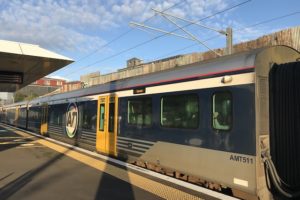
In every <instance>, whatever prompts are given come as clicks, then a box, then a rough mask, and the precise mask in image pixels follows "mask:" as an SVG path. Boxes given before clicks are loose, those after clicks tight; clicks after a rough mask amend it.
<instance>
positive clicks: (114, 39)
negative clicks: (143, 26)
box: [54, 0, 186, 74]
mask: <svg viewBox="0 0 300 200" xmlns="http://www.w3.org/2000/svg"><path fill="white" fill-rule="evenodd" d="M184 2H186V0H183V1H180V2H178V3H175V4H173V5H172V6H170V7H168V8H166V9H164V11H167V10H170V9H172V8H174V7H176V6H178V5H180V4H182V3H184ZM155 16H156V14H154V15H152V16H151V17H149V18H147V19H146V20H144V21H143V23H145V22H148V21H149V20H151V19H152V18H154V17H155ZM133 30H134V29H133V28H131V27H130V29H129V30H127V31H125V32H123V33H121V34H120V35H118V36H117V37H115V38H113V39H112V40H110V41H109V42H107V43H105V44H104V45H102V46H100V48H98V49H96V50H94V51H92V52H90V53H88V54H87V55H85V56H83V57H81V58H79V59H78V60H77V61H76V62H74V63H71V64H70V65H68V66H71V65H73V64H78V63H79V62H81V61H83V60H85V59H87V58H89V57H91V56H92V55H95V54H96V53H97V52H99V51H100V50H102V49H104V48H106V47H108V46H109V45H110V44H112V43H114V42H116V41H118V40H119V39H121V38H123V37H125V36H126V35H128V34H129V33H130V32H132V31H133ZM64 69H66V70H68V68H64ZM64 69H62V70H64ZM54 74H55V73H54Z"/></svg>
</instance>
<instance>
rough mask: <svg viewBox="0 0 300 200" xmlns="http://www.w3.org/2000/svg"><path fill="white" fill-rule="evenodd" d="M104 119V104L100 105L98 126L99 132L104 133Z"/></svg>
mask: <svg viewBox="0 0 300 200" xmlns="http://www.w3.org/2000/svg"><path fill="white" fill-rule="evenodd" d="M104 119H105V104H100V119H99V120H100V123H99V124H100V126H99V130H100V131H104Z"/></svg>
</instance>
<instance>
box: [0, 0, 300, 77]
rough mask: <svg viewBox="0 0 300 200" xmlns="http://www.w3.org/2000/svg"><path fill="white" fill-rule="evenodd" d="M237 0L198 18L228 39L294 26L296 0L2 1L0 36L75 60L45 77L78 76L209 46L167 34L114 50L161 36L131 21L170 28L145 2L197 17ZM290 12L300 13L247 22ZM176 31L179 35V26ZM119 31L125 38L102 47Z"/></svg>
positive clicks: (219, 43) (203, 35)
mask: <svg viewBox="0 0 300 200" xmlns="http://www.w3.org/2000/svg"><path fill="white" fill-rule="evenodd" d="M242 2H247V3H245V4H243V5H241V6H239V7H236V8H234V9H232V10H230V11H227V12H224V13H222V14H218V15H214V16H213V17H211V18H208V19H205V20H203V21H201V23H203V24H204V25H207V26H210V27H214V28H216V29H225V28H226V27H228V26H231V27H232V28H233V30H234V33H233V34H234V37H233V38H234V43H239V42H242V41H247V40H251V39H255V38H257V37H259V36H262V35H265V34H268V33H271V32H275V31H279V30H281V29H285V28H288V27H293V26H298V25H299V22H300V1H299V0H285V1H283V0H251V1H247V0H164V1H163V0H81V1H76V0H23V1H21V0H11V1H8V0H0V27H1V31H0V39H4V40H12V41H18V42H26V43H33V44H38V45H40V46H42V47H44V48H46V49H49V50H52V51H55V52H57V53H60V54H63V55H65V56H68V57H70V58H72V59H74V60H75V62H74V63H73V64H71V65H69V66H67V67H65V68H64V69H61V70H59V71H57V72H55V73H53V74H51V75H50V76H53V77H63V78H65V79H68V80H79V78H80V75H83V74H87V73H91V72H94V71H100V72H101V74H106V73H110V72H114V71H116V70H117V69H120V68H123V67H125V65H126V60H128V59H130V58H132V57H138V58H140V59H142V60H144V62H149V61H151V60H156V59H161V58H165V57H169V56H174V55H178V54H186V53H191V52H201V51H207V49H206V48H205V47H204V46H201V45H199V44H197V43H195V42H193V41H189V40H185V39H181V38H177V37H174V36H165V37H161V38H158V39H155V40H153V41H151V42H148V43H147V44H144V45H141V46H139V47H138V48H133V49H132V50H130V51H126V52H124V53H120V52H122V51H124V50H126V49H129V48H131V47H134V46H136V45H138V44H140V43H143V42H145V41H148V40H151V39H152V38H155V37H157V36H159V35H161V33H158V32H153V31H142V30H139V29H135V28H132V27H130V26H129V22H131V21H134V22H140V23H141V22H143V21H145V20H147V21H146V22H145V24H146V25H149V26H153V27H157V28H161V29H164V30H169V31H171V30H174V29H176V27H175V26H174V25H172V24H170V23H169V22H167V21H166V20H164V19H163V18H162V17H161V16H159V15H156V16H154V17H153V15H154V13H153V11H151V8H156V9H158V10H165V9H168V8H170V7H171V9H168V11H166V12H168V13H172V14H175V15H177V16H180V17H184V18H186V19H190V20H200V19H202V18H205V17H207V16H210V15H212V14H214V13H217V12H220V11H222V10H224V9H226V8H230V7H232V6H234V5H237V4H239V3H242ZM295 12H298V13H296V14H294V15H291V16H289V17H285V18H282V19H277V20H274V21H272V22H269V23H264V24H262V25H259V26H253V27H249V26H250V25H253V24H256V23H259V22H262V21H264V20H268V19H273V18H276V17H280V16H284V15H287V14H291V13H295ZM149 18H150V19H149ZM178 23H179V24H181V25H182V26H184V25H186V24H185V23H182V22H180V21H178ZM187 30H188V31H190V32H191V33H193V34H194V35H196V36H197V37H198V39H199V40H202V41H203V40H206V39H208V38H211V37H213V36H216V35H218V33H216V32H213V31H209V30H205V29H203V28H200V27H198V26H195V25H192V26H189V27H187ZM128 31H129V32H128ZM124 33H127V34H125V35H123V34H124ZM176 33H178V34H181V35H184V33H182V32H180V31H177V32H176ZM120 35H123V36H122V37H121V38H119V39H117V40H115V41H114V42H112V43H110V44H109V45H106V44H107V43H108V42H110V41H112V40H114V39H115V38H116V37H118V36H120ZM206 44H207V45H208V46H209V47H210V48H217V47H224V45H225V38H224V37H223V36H219V37H216V38H214V39H212V40H209V41H207V42H206ZM118 54H119V55H118Z"/></svg>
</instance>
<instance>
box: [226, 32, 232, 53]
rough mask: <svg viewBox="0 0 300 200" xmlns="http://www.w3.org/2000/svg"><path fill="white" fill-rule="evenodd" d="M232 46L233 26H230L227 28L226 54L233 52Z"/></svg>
mask: <svg viewBox="0 0 300 200" xmlns="http://www.w3.org/2000/svg"><path fill="white" fill-rule="evenodd" d="M232 51H233V48H232V28H230V27H228V28H226V49H225V55H230V54H232V53H233V52H232Z"/></svg>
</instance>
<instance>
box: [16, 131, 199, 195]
mask: <svg viewBox="0 0 300 200" xmlns="http://www.w3.org/2000/svg"><path fill="white" fill-rule="evenodd" d="M15 132H16V133H18V134H20V135H23V136H28V135H27V134H25V133H23V132H21V131H15ZM36 142H37V143H40V144H42V145H44V146H47V147H49V148H51V149H53V150H55V151H57V152H59V153H62V154H65V155H66V156H69V157H71V158H73V159H75V160H77V161H79V162H82V163H84V164H86V165H88V166H90V167H93V168H95V169H98V170H100V171H103V172H105V173H107V174H110V175H112V176H114V177H116V178H118V179H121V180H123V181H126V182H127V183H130V184H132V185H134V186H136V187H139V188H141V189H143V190H145V191H147V192H150V193H152V194H155V195H157V196H159V197H161V198H164V199H176V200H177V199H201V198H199V197H197V196H194V195H191V194H188V193H186V192H184V191H181V190H178V189H175V188H173V187H170V186H167V185H164V184H161V183H159V182H156V181H153V180H151V179H148V178H145V177H143V176H140V175H138V174H135V173H133V172H130V171H126V170H124V169H121V168H118V167H115V166H113V165H110V164H108V163H106V162H104V161H101V160H98V159H95V158H92V157H90V156H87V155H84V154H82V153H78V152H76V151H73V150H70V149H68V148H66V147H63V146H60V145H57V144H54V143H52V142H49V141H47V140H44V139H38V140H36Z"/></svg>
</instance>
